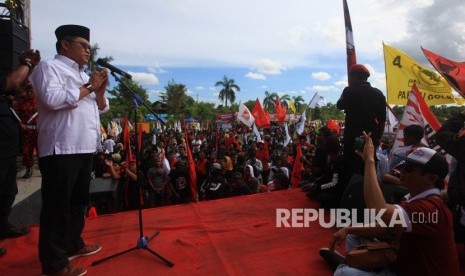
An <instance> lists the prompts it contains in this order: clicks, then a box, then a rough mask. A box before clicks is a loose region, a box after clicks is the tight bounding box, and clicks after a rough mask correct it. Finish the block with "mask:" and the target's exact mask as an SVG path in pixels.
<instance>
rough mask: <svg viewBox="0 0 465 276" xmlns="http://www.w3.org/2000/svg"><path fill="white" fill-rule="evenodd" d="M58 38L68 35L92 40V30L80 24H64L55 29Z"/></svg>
mask: <svg viewBox="0 0 465 276" xmlns="http://www.w3.org/2000/svg"><path fill="white" fill-rule="evenodd" d="M55 35H56V36H57V40H62V39H63V38H64V37H66V36H77V37H82V38H84V39H86V40H87V41H90V30H89V28H87V27H84V26H80V25H62V26H60V27H58V28H57V29H56V30H55Z"/></svg>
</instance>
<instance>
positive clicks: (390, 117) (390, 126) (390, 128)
mask: <svg viewBox="0 0 465 276" xmlns="http://www.w3.org/2000/svg"><path fill="white" fill-rule="evenodd" d="M386 114H387V116H386V119H387V120H386V125H385V126H384V132H386V133H393V132H394V127H396V126H397V125H398V124H399V121H398V120H397V118H396V115H394V113H392V110H391V109H390V108H389V107H387V106H386Z"/></svg>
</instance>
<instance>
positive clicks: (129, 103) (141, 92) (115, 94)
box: [102, 78, 151, 124]
mask: <svg viewBox="0 0 465 276" xmlns="http://www.w3.org/2000/svg"><path fill="white" fill-rule="evenodd" d="M121 81H122V82H124V84H126V85H127V86H128V88H129V89H131V91H133V92H134V93H136V94H137V95H138V96H139V97H140V98H141V99H142V100H143V102H144V103H146V104H147V105H148V106H150V105H151V104H150V103H149V102H148V95H147V91H146V90H145V89H144V88H143V87H141V86H140V85H139V84H137V83H136V82H135V81H133V80H130V79H126V78H122V79H121ZM128 88H126V86H124V85H123V84H122V83H121V82H120V83H118V85H117V86H115V87H114V88H113V89H111V90H109V91H108V93H109V94H110V97H108V100H109V102H110V111H108V112H107V113H106V114H105V115H104V116H102V123H103V124H104V123H106V122H108V121H110V120H111V119H113V118H119V117H128V116H130V117H131V118H133V117H134V113H133V111H134V109H135V108H136V105H135V103H134V97H133V94H132V93H131V91H129V89H128ZM139 105H140V106H139V107H138V108H137V120H138V121H139V122H142V121H143V115H144V114H148V113H149V110H148V109H147V108H146V107H145V106H143V105H142V103H139Z"/></svg>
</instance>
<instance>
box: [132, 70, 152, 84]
mask: <svg viewBox="0 0 465 276" xmlns="http://www.w3.org/2000/svg"><path fill="white" fill-rule="evenodd" d="M129 74H130V75H132V79H133V80H134V81H136V82H138V83H139V84H141V85H157V84H158V83H159V80H158V78H157V76H155V75H154V74H152V73H143V72H129Z"/></svg>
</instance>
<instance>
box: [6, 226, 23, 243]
mask: <svg viewBox="0 0 465 276" xmlns="http://www.w3.org/2000/svg"><path fill="white" fill-rule="evenodd" d="M29 230H30V229H29V226H23V227H11V228H8V229H6V230H1V231H0V240H3V239H11V238H17V237H21V236H24V235H26V234H27V233H29Z"/></svg>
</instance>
